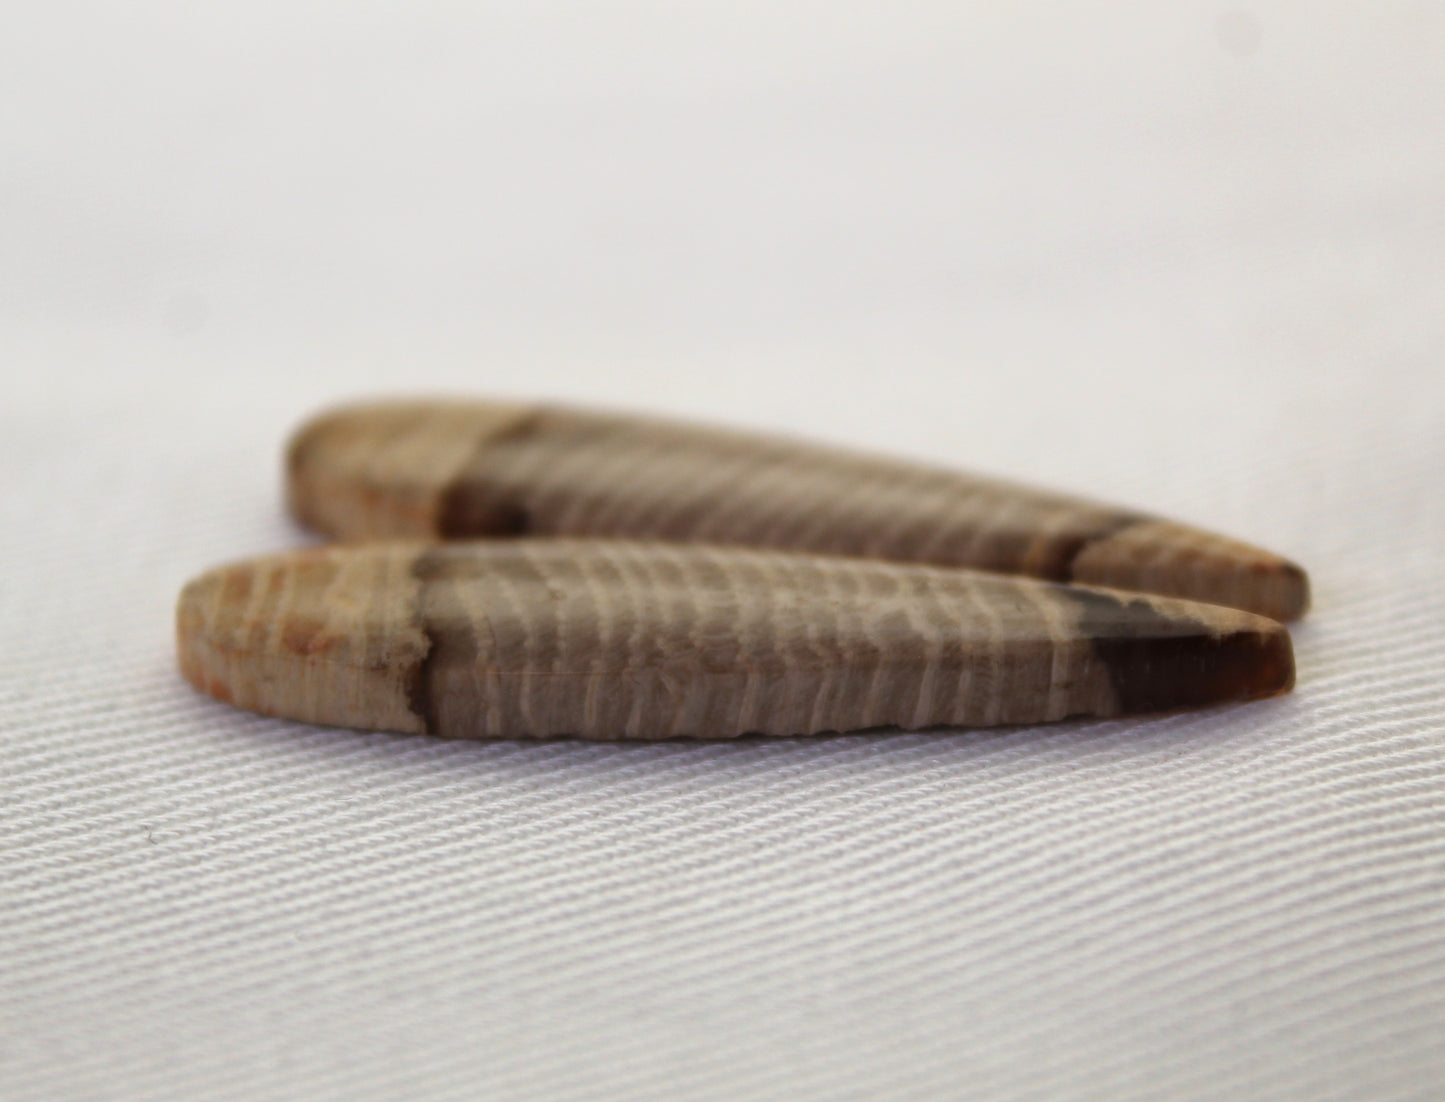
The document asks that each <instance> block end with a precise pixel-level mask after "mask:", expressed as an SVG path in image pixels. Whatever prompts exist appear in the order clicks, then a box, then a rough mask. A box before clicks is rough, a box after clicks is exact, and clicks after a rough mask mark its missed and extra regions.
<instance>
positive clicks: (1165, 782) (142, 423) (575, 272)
mask: <svg viewBox="0 0 1445 1102" xmlns="http://www.w3.org/2000/svg"><path fill="white" fill-rule="evenodd" d="M199 7H200V8H201V9H204V8H205V7H207V6H199ZM998 7H999V9H1000V10H998V11H994V10H992V9H990V8H988V7H987V6H984V5H980V6H966V5H938V6H929V5H923V4H903V5H891V6H889V5H879V6H878V7H877V8H864V7H859V6H854V5H841V6H827V7H825V6H821V5H820V6H817V7H813V6H808V5H803V4H796V3H788V4H782V5H764V6H757V7H752V6H747V5H734V4H726V5H724V4H717V5H713V4H699V5H696V6H695V7H693V8H690V9H686V11H685V13H684V12H682V11H673V10H669V9H667V8H666V7H663V6H659V7H656V8H652V7H640V6H630V5H627V6H623V5H618V6H612V7H610V8H606V9H594V8H583V7H576V8H572V7H565V6H564V7H547V6H541V5H537V6H530V5H523V6H515V7H505V8H497V9H491V8H487V7H483V6H471V7H466V6H460V5H459V6H455V7H446V6H440V5H417V6H401V5H398V6H396V7H395V8H384V9H377V10H372V9H368V10H367V13H366V14H364V15H363V14H359V13H357V12H356V11H353V10H351V9H350V8H346V7H341V6H337V7H329V6H322V5H306V4H303V5H296V4H288V5H277V4H255V5H237V6H236V9H237V10H236V11H235V12H233V13H231V14H229V15H223V14H217V13H214V12H213V13H211V14H206V13H205V11H204V10H193V9H192V7H190V6H180V5H168V4H149V5H136V6H134V7H133V8H127V9H126V10H125V12H124V14H121V9H114V8H111V7H109V6H103V5H97V6H94V7H92V6H89V5H44V6H22V5H14V6H11V7H10V8H8V9H6V10H5V11H4V12H3V13H0V149H3V150H4V155H3V157H0V471H3V474H4V479H3V482H0V564H3V571H0V1098H3V1099H6V1100H7V1102H41V1100H44V1102H54V1100H65V1102H69V1100H109V1099H127V1100H128V1099H154V1100H167V1102H169V1100H191V1099H203V1098H204V1099H221V1100H242V1099H244V1100H248V1102H271V1100H276V1102H280V1100H311V1099H338V1100H339V1099H346V1100H348V1102H368V1100H378V1102H379V1100H391V1099H397V1098H419V1099H474V1098H498V1099H500V1098H508V1099H511V1098H517V1099H538V1100H544V1099H545V1100H553V1099H555V1100H602V1099H706V1100H712V1099H717V1100H723V1099H727V1100H729V1102H764V1100H767V1102H773V1100H777V1102H783V1100H790V1102H791V1100H808V1099H830V1100H831V1099H874V1098H899V1099H940V1098H950V1099H952V1098H959V1099H1099V1100H1104V1099H1109V1100H1131V1099H1138V1100H1144V1099H1190V1100H1193V1099H1197V1100H1206V1099H1219V1100H1225V1099H1294V1098H1300V1099H1311V1100H1347V1099H1348V1100H1355V1099H1360V1100H1380V1099H1419V1100H1426V1099H1434V1098H1439V1097H1441V1096H1442V1091H1445V1086H1442V1084H1445V581H1442V576H1445V495H1442V493H1441V485H1442V480H1445V310H1442V305H1445V265H1442V264H1441V257H1442V256H1445V69H1442V67H1441V65H1440V61H1439V58H1440V57H1441V56H1442V51H1445V20H1442V18H1441V15H1440V13H1439V11H1438V8H1437V6H1432V5H1428V4H1415V5H1407V4H1384V5H1368V6H1364V5H1349V4H1345V3H1331V4H1311V5H1304V4H1299V5H1288V4H1276V5H1267V4H1266V5H1250V6H1248V8H1247V9H1245V8H1228V7H1220V8H1214V7H1210V6H1207V5H1206V6H1197V5H1183V6H1171V5H1141V6H1138V7H1137V8H1132V9H1119V8H1113V9H1111V10H1110V11H1109V12H1107V13H1104V12H1100V11H1098V10H1097V9H1096V7H1095V6H1093V5H1090V6H1087V7H1086V6H1082V5H1081V6H1078V7H1073V8H1071V7H1067V6H1066V7H1062V8H1060V9H1058V10H1057V11H1056V12H1053V13H1051V14H1049V15H1048V16H1047V17H1045V16H1044V15H1043V14H1040V13H1038V12H1035V13H1032V14H1029V13H1024V12H1018V13H1012V9H1008V10H1007V11H1005V10H1004V9H1005V6H1003V5H999V6H998ZM27 8H29V10H28V11H27V10H26V9H27ZM959 9H962V10H959ZM1357 9H1358V10H1357ZM392 392H422V393H438V392H440V393H451V392H455V393H466V394H478V395H513V396H517V397H521V398H529V397H534V396H541V397H548V398H556V399H565V400H568V401H573V402H585V403H593V404H602V405H611V406H617V407H622V408H634V409H644V410H650V411H655V412H660V413H665V414H669V415H677V416H686V417H693V418H701V419H706V420H714V421H725V422H730V423H736V424H742V425H748V426H753V427H758V428H764V429H774V430H780V431H788V432H793V433H797V434H802V435H807V436H810V437H814V438H819V439H824V440H829V441H834V442H839V443H845V444H852V445H856V446H858V447H861V448H868V449H872V450H878V451H887V452H893V453H897V454H902V455H906V456H912V457H915V458H918V459H921V460H925V461H929V462H935V463H941V464H947V465H953V466H958V467H963V468H967V469H977V470H984V471H989V472H994V473H998V474H1003V475H1007V476H1010V477H1015V478H1023V479H1030V480H1033V481H1036V482H1039V483H1043V484H1048V485H1052V486H1057V487H1059V488H1061V489H1066V490H1071V491H1075V492H1079V493H1083V494H1088V495H1091V496H1097V497H1101V498H1105V499H1108V500H1113V501H1118V502H1120V503H1123V504H1128V505H1132V506H1137V507H1140V508H1146V509H1150V510H1153V511H1156V512H1160V513H1164V514H1168V515H1170V516H1174V517H1177V518H1179V519H1182V520H1185V521H1188V522H1191V523H1196V524H1199V525H1202V526H1205V527H1209V528H1213V529H1217V530H1219V531H1222V532H1225V533H1228V534H1231V535H1235V536H1238V537H1240V538H1244V539H1248V540H1251V541H1253V542H1256V543H1259V544H1261V545H1263V546H1266V547H1269V548H1271V549H1272V550H1277V551H1279V552H1281V553H1283V554H1287V555H1289V556H1291V557H1293V558H1295V559H1297V560H1298V561H1300V562H1301V563H1303V564H1304V565H1305V566H1306V567H1307V568H1308V569H1309V570H1310V572H1311V574H1312V577H1313V579H1314V583H1315V591H1316V593H1315V607H1314V609H1313V611H1312V612H1311V613H1310V615H1309V616H1308V617H1307V619H1305V620H1304V621H1303V622H1302V623H1301V624H1300V625H1299V626H1298V627H1297V629H1296V630H1295V646H1296V652H1297V658H1298V662H1299V684H1298V688H1297V690H1296V692H1295V693H1294V694H1293V695H1291V696H1289V697H1285V698H1282V699H1279V700H1275V701H1268V702H1262V703H1258V704H1253V705H1249V706H1244V707H1238V708H1226V709H1219V710H1214V711H1209V712H1205V713H1199V714H1193V715H1181V716H1173V717H1165V718H1156V719H1148V720H1140V721H1128V722H1107V723H1098V722H1094V723H1084V722H1071V723H1065V724H1060V725H1055V726H1050V727H1039V728H1017V729H1001V730H992V731H984V732H955V731H937V732H926V733H876V734H868V735H861V736H834V737H819V738H812V739H788V740H776V741H769V740H763V739H749V740H741V741H738V742H735V743H714V744H694V743H687V742H668V743H660V744H652V745H621V744H605V745H602V744H587V743H583V742H578V741H569V740H556V741H550V742H545V743H522V742H496V743H467V742H448V741H444V740H439V739H429V738H421V737H405V736H392V735H384V734H365V733H357V732H352V731H343V730H331V729H323V728H318V727H310V726H306V725H301V724H296V723H289V722H283V721H278V720H270V719H264V718H261V717H258V716H253V715H249V714H246V713H242V712H239V711H235V710H232V709H229V708H227V707H225V706H223V705H221V704H218V703H216V702H213V701H211V700H209V699H207V698H204V697H202V696H200V695H199V694H197V693H195V692H194V691H193V690H191V689H190V688H189V687H188V686H187V685H186V684H185V683H184V682H183V681H182V680H181V679H180V677H179V675H178V674H177V672H176V670H175V658H174V651H173V643H172V639H171V615H172V608H173V602H174V599H175V596H176V594H177V592H178V590H179V588H180V586H181V584H182V583H183V582H184V581H185V580H186V579H187V578H188V577H189V576H191V575H192V574H194V573H197V572H198V571H200V570H202V569H204V568H206V567H208V566H211V565H213V564H215V563H217V562H219V561H223V560H226V559H231V558H238V557H242V556H245V555H249V554H255V553H261V552H264V551H268V550H272V549H280V548H286V547H293V546H298V545H300V544H302V543H304V542H305V541H306V540H307V539H308V537H307V536H306V535H305V534H304V533H302V532H301V531H299V530H298V529H297V528H295V527H294V526H293V525H292V524H291V523H290V522H289V521H288V520H287V519H286V517H285V515H284V512H283V510H282V502H281V494H280V452H281V447H282V444H283V442H284V440H285V437H286V435H287V433H288V431H289V430H290V429H291V428H292V427H293V426H294V425H295V424H296V423H297V422H298V421H299V420H301V419H302V418H303V417H305V416H306V415H307V414H309V413H311V412H313V411H314V410H315V409H316V408H318V407H319V406H321V405H323V404H325V403H327V402H331V401H335V400H338V399H342V398H347V397H353V396H358V395H371V394H378V393H392Z"/></svg>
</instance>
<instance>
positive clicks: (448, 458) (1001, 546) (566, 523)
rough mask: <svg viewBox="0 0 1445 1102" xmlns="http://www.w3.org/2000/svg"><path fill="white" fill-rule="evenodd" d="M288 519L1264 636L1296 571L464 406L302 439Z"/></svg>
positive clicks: (875, 483) (934, 485) (326, 419)
mask: <svg viewBox="0 0 1445 1102" xmlns="http://www.w3.org/2000/svg"><path fill="white" fill-rule="evenodd" d="M289 496H290V502H291V508H292V511H293V512H294V514H295V515H296V517H297V518H298V519H299V520H301V521H302V522H303V523H305V524H308V525H311V526H312V527H314V528H316V529H318V530H319V531H321V532H323V533H325V534H327V535H330V536H334V537H339V538H343V539H357V538H377V537H397V536H411V537H431V538H437V537H440V538H470V537H480V536H515V535H534V536H607V537H616V538H629V539H659V540H667V541H671V542H706V543H723V544H738V545H743V546H752V547H775V548H781V549H793V550H802V551H814V552H821V553H827V554H839V555H859V556H864V557H867V558H877V559H888V560H892V561H898V562H925V563H932V564H936V565H941V566H965V567H972V568H976V569H982V570H992V571H998V572H1000V573H1006V574H1023V575H1026V576H1030V577H1036V578H1046V579H1050V580H1053V581H1078V582H1085V583H1089V584H1094V585H1103V586H1111V587H1114V588H1118V589H1129V590H1139V591H1142V592H1147V593H1159V594H1165V595H1168V596H1175V597H1186V598H1189V599H1191V600H1199V601H1208V602H1211V603H1214V604H1222V605H1229V606H1231V607H1234V608H1243V609H1248V610H1249V611H1251V612H1258V613H1260V614H1262V615H1266V616H1270V617H1273V618H1275V619H1280V620H1290V619H1294V618H1295V617H1298V616H1300V615H1301V614H1303V612H1304V611H1305V608H1306V607H1307V605H1308V603H1309V583H1308V581H1307V579H1306V577H1305V574H1304V571H1302V570H1301V569H1300V568H1299V567H1298V566H1295V565H1294V564H1293V563H1291V562H1288V561H1287V560H1285V559H1282V558H1280V557H1279V556H1277V555H1273V554H1270V553H1269V552H1267V551H1262V550H1260V549H1258V548H1256V547H1251V546H1249V545H1247V544H1243V543H1239V542H1236V541H1234V540H1230V539H1225V538H1223V537H1220V536H1216V535H1212V534H1210V533H1208V532H1204V531H1200V530H1197V529H1194V528H1188V527H1186V526H1184V525H1181V524H1175V523H1172V522H1169V521H1165V520H1160V519H1158V518H1155V517H1150V516H1146V515H1143V514H1140V513H1136V512H1131V511H1128V510H1123V509H1117V508H1113V507H1110V506H1106V505H1099V504H1096V503H1093V502H1089V501H1084V500H1080V499H1077V498H1072V497H1066V496H1062V495H1058V494H1051V493H1045V492H1043V491H1039V490H1034V489H1030V488H1028V487H1024V486H1018V485H1014V484H1012V483H1007V482H1000V481H995V480H991V479H984V478H978V477H975V476H972V475H967V474H961V473H957V472H953V471H947V470H936V469H931V468H927V467H921V466H917V465H914V464H910V463H904V462H899V461H895V460H889V459H884V458H879V457H875V456H869V455H861V454H856V453H853V452H849V451H844V450H838V449H832V448H826V447H822V446H818V445H813V444H807V443H803V442H799V441H794V440H786V439H780V438H775V437H768V436H762V435H754V434H747V433H738V432H727V431H722V430H718V429H710V428H705V427H699V426H694V425H688V424H681V423H676V422H670V421H665V420H658V419H652V418H641V417H631V416H623V415H618V414H606V413H591V412H586V411H581V410H570V409H565V408H553V407H522V406H506V405H497V404H489V403H467V402H450V403H449V402H430V403H427V402H412V403H386V404H379V405H371V406H359V407H353V408H349V409H343V410H339V411H337V412H334V413H331V414H328V415H325V416H322V417H320V418H319V419H317V420H315V421H313V422H311V423H310V424H308V425H307V426H305V427H304V428H303V429H302V430H301V431H300V432H299V433H298V434H297V435H296V437H295V438H294V440H293V441H292V444H291V448H290V453H289Z"/></svg>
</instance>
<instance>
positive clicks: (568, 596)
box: [177, 539, 1294, 739]
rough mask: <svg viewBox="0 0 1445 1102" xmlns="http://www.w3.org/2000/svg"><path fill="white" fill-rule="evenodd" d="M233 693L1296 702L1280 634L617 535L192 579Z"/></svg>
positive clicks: (217, 685)
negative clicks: (1287, 695)
mask: <svg viewBox="0 0 1445 1102" xmlns="http://www.w3.org/2000/svg"><path fill="white" fill-rule="evenodd" d="M177 620H178V624H177V627H178V638H179V649H180V663H181V669H182V671H183V672H184V673H185V675H186V677H187V678H188V679H189V680H190V681H191V682H192V683H193V684H194V685H196V686H197V687H198V688H200V689H203V690H204V691H206V692H208V693H210V694H211V695H212V696H215V697H217V698H218V699H220V700H224V701H227V702H229V703H232V704H235V705H237V706H239V707H243V708H250V709H253V710H255V711H258V712H264V713H266V714H268V715H276V716H287V717H290V718H293V719H299V720H305V721H309V722H315V723H330V724H338V725H342V726H347V727H365V728H380V729H385V730H393V731H412V732H430V733H434V734H440V735H450V736H460V737H479V738H481V737H508V738H512V737H533V736H547V735H581V736H584V737H587V738H599V739H614V738H666V737H670V736H678V735H686V736H699V737H710V738H720V737H730V736H735V735H741V734H747V733H759V734H770V735H793V734H810V733H813V732H819V731H851V730H858V729H862V728H869V727H877V726H898V727H903V728H919V727H931V726H938V725H951V726H985V725H991V724H1009V723H1034V722H1040V721H1045V720H1057V719H1063V718H1065V717H1067V716H1118V715H1126V714H1130V713H1136V712H1154V711H1165V710H1174V709H1181V708H1193V707H1201V706H1206V705H1211V704H1218V703H1222V702H1225V701H1237V700H1248V699H1252V698H1256V697H1264V696H1272V695H1274V694H1277V693H1282V692H1285V691H1287V690H1288V689H1289V688H1290V687H1291V685H1292V684H1293V680H1294V666H1293V659H1292V655H1291V649H1290V640H1289V635H1288V633H1287V632H1286V631H1285V629H1284V628H1283V627H1281V626H1280V625H1279V624H1277V623H1274V622H1273V621H1270V620H1267V619H1264V618H1263V617H1259V616H1254V615H1251V614H1249V613H1245V612H1239V611H1236V610H1233V609H1227V608H1221V607H1218V606H1212V605H1200V604H1193V603H1190V602H1186V601H1179V600H1173V599H1169V598H1163V597H1152V596H1142V595H1138V594H1127V593H1118V592H1112V591H1108V590H1101V589H1089V588H1083V587H1074V586H1065V585H1057V584H1052V583H1048V582H1041V581H1035V580H1032V579H1025V578H1012V577H1006V576H1003V575H996V574H986V573H980V572H975V571H968V570H953V569H943V568H936V567H928V566H917V565H907V564H896V563H884V562H876V561H870V560H867V559H860V558H843V557H829V556H818V555H806V554H797V553H789V552H778V551H759V550H751V549H746V548H737V547H716V546H708V545H701V544H699V545H683V544H663V543H633V542H629V541H622V540H571V539H542V540H538V539H518V540H499V541H461V542H454V543H410V542H400V543H398V542H381V543H375V544H363V545H357V546H351V547H343V546H331V547H322V548H317V549H312V550H306V551H297V552H291V553H287V554H280V555H274V556H271V557H268V558H261V559H255V560H252V561H249V562H243V563H239V564H236V565H233V566H226V567H222V568H220V569H217V570H212V571H210V572H209V573H207V574H204V575H202V576H201V577H199V578H197V579H196V580H195V581H193V582H191V583H190V584H189V585H187V586H186V587H185V590H184V591H183V592H182V594H181V597H180V604H179V609H178V616H177Z"/></svg>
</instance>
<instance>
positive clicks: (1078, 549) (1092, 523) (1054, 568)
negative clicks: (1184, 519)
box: [1031, 513, 1148, 582]
mask: <svg viewBox="0 0 1445 1102" xmlns="http://www.w3.org/2000/svg"><path fill="white" fill-rule="evenodd" d="M1147 519H1148V518H1147V517H1144V516H1141V515H1140V514H1138V513H1115V514H1106V515H1104V516H1100V517H1096V518H1091V519H1090V520H1088V521H1085V522H1083V523H1082V524H1080V525H1079V526H1078V527H1077V528H1074V529H1073V530H1071V531H1070V532H1068V533H1067V534H1065V535H1062V536H1060V537H1058V538H1056V540H1055V541H1054V544H1053V546H1052V547H1050V548H1049V551H1048V554H1047V555H1045V556H1044V559H1043V561H1042V562H1040V563H1039V567H1038V572H1037V573H1036V574H1034V576H1035V577H1039V578H1047V579H1048V580H1049V581H1051V582H1067V581H1072V580H1073V577H1074V560H1075V559H1077V558H1078V557H1079V556H1080V555H1081V554H1083V552H1084V549H1085V548H1087V547H1089V546H1090V545H1091V544H1095V543H1098V542H1099V541H1100V540H1106V539H1108V538H1109V537H1111V536H1117V535H1118V534H1119V533H1120V532H1122V531H1124V530H1125V529H1126V528H1132V527H1134V525H1136V524H1141V523H1143V522H1144V521H1145V520H1147ZM1031 573H1032V572H1031Z"/></svg>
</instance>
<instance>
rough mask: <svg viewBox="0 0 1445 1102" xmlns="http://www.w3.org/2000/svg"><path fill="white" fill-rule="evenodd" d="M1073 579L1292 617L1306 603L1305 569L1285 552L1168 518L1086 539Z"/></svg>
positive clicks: (1278, 617) (1277, 617) (1302, 610)
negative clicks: (1105, 536) (1233, 538)
mask: <svg viewBox="0 0 1445 1102" xmlns="http://www.w3.org/2000/svg"><path fill="white" fill-rule="evenodd" d="M1071 573H1072V580H1073V581H1076V582H1083V583H1085V584H1088V585H1101V586H1108V587H1110V588H1113V589H1128V590H1139V591H1143V592H1147V593H1160V594H1164V595H1166V596H1170V597H1183V598H1186V599H1187V600H1191V601H1203V602H1205V603H1207V604H1215V605H1225V606H1227V607H1229V608H1238V609H1244V610H1245V611H1248V612H1253V613H1257V614H1258V615H1260V616H1267V617H1269V618H1270V619H1272V620H1286V621H1287V620H1297V619H1299V617H1301V616H1303V615H1304V613H1305V611H1306V610H1307V609H1308V608H1309V603H1310V585H1309V578H1308V576H1307V575H1306V574H1305V572H1304V571H1303V570H1302V569H1301V568H1300V567H1298V566H1296V565H1295V564H1294V563H1292V562H1290V561H1289V560H1288V559H1284V558H1281V557H1280V556H1278V555H1274V554H1271V553H1270V552H1268V551H1264V550H1261V549H1260V548H1258V547H1252V546H1250V545H1249V544H1247V543H1240V542H1238V541H1237V540H1231V539H1226V538H1224V537H1223V536H1216V535H1214V534H1213V533H1210V532H1205V531H1201V530H1200V529H1197V528H1190V527H1188V526H1186V525H1183V524H1174V523H1172V522H1169V521H1146V522H1144V523H1141V524H1135V525H1131V526H1129V527H1127V528H1124V529H1122V530H1121V531H1119V532H1117V533H1115V534H1114V535H1112V536H1108V537H1107V538H1104V539H1100V540H1097V541H1095V542H1093V543H1090V544H1089V545H1088V546H1086V547H1085V548H1084V549H1083V551H1082V552H1080V554H1079V556H1078V557H1077V558H1076V559H1075V560H1074V562H1073V567H1072V572H1071Z"/></svg>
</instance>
